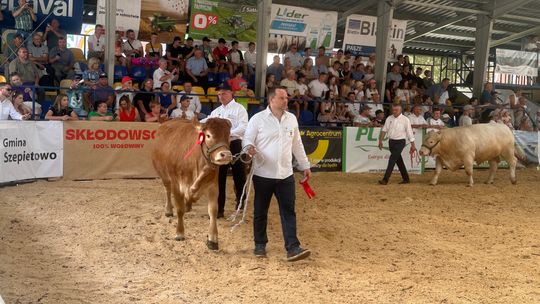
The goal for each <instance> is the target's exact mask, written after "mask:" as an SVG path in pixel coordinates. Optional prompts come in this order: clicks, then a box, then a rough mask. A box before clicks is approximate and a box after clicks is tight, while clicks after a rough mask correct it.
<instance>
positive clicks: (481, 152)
mask: <svg viewBox="0 0 540 304" xmlns="http://www.w3.org/2000/svg"><path fill="white" fill-rule="evenodd" d="M420 155H423V156H427V155H430V156H434V157H435V160H436V169H435V176H433V179H432V180H431V182H430V184H431V185H436V184H437V181H438V179H439V174H440V173H441V171H442V167H443V166H446V167H447V168H448V169H450V170H452V171H455V170H457V169H459V168H461V166H464V167H465V172H466V173H467V175H468V176H469V186H472V185H473V184H474V182H473V164H474V162H475V161H476V162H477V163H482V162H485V161H489V177H488V179H487V180H486V184H492V183H493V178H494V176H495V171H497V166H498V164H499V162H500V160H501V157H502V158H504V159H505V160H506V161H507V162H508V165H509V167H510V181H511V182H512V184H516V162H517V159H516V157H515V156H514V135H513V134H512V131H511V130H510V129H509V128H508V127H507V126H505V125H503V124H497V123H489V124H477V125H471V126H466V127H458V128H449V129H443V130H441V131H440V132H429V133H428V134H427V137H426V138H425V140H424V143H423V144H422V148H421V149H420Z"/></svg>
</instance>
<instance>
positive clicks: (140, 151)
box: [64, 121, 158, 180]
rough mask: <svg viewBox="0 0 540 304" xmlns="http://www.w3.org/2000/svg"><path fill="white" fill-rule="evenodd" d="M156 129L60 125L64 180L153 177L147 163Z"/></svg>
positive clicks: (138, 125)
mask: <svg viewBox="0 0 540 304" xmlns="http://www.w3.org/2000/svg"><path fill="white" fill-rule="evenodd" d="M157 128H158V124H153V123H137V122H122V123H110V122H102V121H66V122H64V153H65V162H64V177H65V178H67V179H75V180H81V179H108V178H149V177H157V174H156V172H155V171H154V168H153V166H152V161H151V160H150V149H151V145H152V143H153V141H154V137H155V133H156V130H157Z"/></svg>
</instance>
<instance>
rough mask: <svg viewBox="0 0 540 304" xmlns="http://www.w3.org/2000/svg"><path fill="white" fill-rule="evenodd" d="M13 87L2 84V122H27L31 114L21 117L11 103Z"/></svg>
mask: <svg viewBox="0 0 540 304" xmlns="http://www.w3.org/2000/svg"><path fill="white" fill-rule="evenodd" d="M11 92H12V89H11V85H9V83H5V82H2V83H0V120H8V119H11V120H27V119H28V118H30V114H25V115H21V114H20V113H19V112H17V110H15V108H14V107H13V104H12V103H11V100H10V96H11Z"/></svg>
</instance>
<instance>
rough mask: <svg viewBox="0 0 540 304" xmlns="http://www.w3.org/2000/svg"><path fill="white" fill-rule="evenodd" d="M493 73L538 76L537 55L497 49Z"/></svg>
mask: <svg viewBox="0 0 540 304" xmlns="http://www.w3.org/2000/svg"><path fill="white" fill-rule="evenodd" d="M495 53H496V60H495V61H496V66H495V73H502V74H513V75H520V76H529V77H536V76H538V53H535V52H523V51H515V50H503V49H497V50H496V51H495Z"/></svg>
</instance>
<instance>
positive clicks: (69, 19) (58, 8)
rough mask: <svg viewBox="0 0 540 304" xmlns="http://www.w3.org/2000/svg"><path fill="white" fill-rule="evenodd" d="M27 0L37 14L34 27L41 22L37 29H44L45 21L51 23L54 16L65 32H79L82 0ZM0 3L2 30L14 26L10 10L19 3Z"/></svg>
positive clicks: (11, 1) (7, 1)
mask: <svg viewBox="0 0 540 304" xmlns="http://www.w3.org/2000/svg"><path fill="white" fill-rule="evenodd" d="M27 2H28V3H32V5H33V7H34V12H35V13H36V16H37V21H36V22H34V27H38V26H39V25H40V24H41V26H40V27H39V29H38V31H45V27H46V26H47V23H51V20H52V19H53V18H56V19H57V20H58V21H59V22H60V29H62V30H64V31H66V33H68V34H77V35H80V34H81V27H82V21H83V2H84V1H83V0H34V1H27ZM1 3H2V5H1V10H2V14H3V15H4V20H3V21H0V28H1V29H2V30H4V29H13V28H15V19H14V18H13V15H12V11H13V9H14V8H15V7H17V6H18V5H19V1H17V0H2V1H1Z"/></svg>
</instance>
